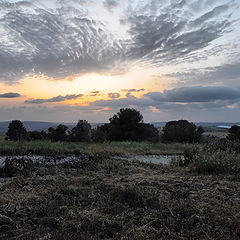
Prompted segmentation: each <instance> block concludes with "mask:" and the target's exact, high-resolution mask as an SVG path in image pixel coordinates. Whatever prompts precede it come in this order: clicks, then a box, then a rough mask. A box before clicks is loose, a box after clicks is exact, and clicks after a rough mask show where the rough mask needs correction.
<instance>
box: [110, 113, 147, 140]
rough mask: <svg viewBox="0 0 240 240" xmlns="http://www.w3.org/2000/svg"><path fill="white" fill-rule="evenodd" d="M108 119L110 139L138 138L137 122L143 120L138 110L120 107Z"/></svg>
mask: <svg viewBox="0 0 240 240" xmlns="http://www.w3.org/2000/svg"><path fill="white" fill-rule="evenodd" d="M109 121H110V123H109V132H108V138H109V140H110V141H126V140H127V141H138V140H139V127H140V126H139V124H140V123H142V121H143V116H142V115H141V114H140V112H139V111H137V110H135V109H130V108H125V109H124V108H122V109H120V111H119V112H118V113H117V114H115V115H114V116H113V117H112V118H110V119H109Z"/></svg>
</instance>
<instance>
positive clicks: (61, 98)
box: [25, 94, 83, 104]
mask: <svg viewBox="0 0 240 240" xmlns="http://www.w3.org/2000/svg"><path fill="white" fill-rule="evenodd" d="M82 96H83V95H82V94H78V95H75V94H73V95H66V96H61V95H59V96H57V97H53V98H48V99H34V100H27V101H25V103H29V104H42V103H56V102H63V101H66V100H73V99H77V98H80V97H82Z"/></svg>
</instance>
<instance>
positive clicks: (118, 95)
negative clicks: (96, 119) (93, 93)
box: [108, 93, 121, 98]
mask: <svg viewBox="0 0 240 240" xmlns="http://www.w3.org/2000/svg"><path fill="white" fill-rule="evenodd" d="M120 96H121V95H120V94H119V93H109V94H108V97H109V98H119V97H120Z"/></svg>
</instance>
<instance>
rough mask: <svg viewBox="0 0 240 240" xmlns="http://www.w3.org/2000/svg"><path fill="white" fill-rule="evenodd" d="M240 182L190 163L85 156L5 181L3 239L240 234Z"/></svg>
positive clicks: (0, 220)
mask: <svg viewBox="0 0 240 240" xmlns="http://www.w3.org/2000/svg"><path fill="white" fill-rule="evenodd" d="M239 199H240V184H239V182H234V181H230V180H229V178H228V177H219V176H218V177H213V176H197V175H191V174H190V173H189V171H188V169H187V168H181V169H180V168H171V167H170V166H161V165H152V164H143V163H139V162H129V161H124V160H116V159H107V158H102V157H100V156H99V157H98V158H96V159H82V160H79V162H76V163H75V164H71V165H70V164H64V165H62V166H49V167H47V168H46V167H44V166H38V167H37V166H36V167H34V168H33V169H32V170H31V172H30V173H29V174H28V175H25V177H23V176H21V175H20V176H17V177H14V178H12V179H9V180H7V181H5V182H4V181H2V183H1V184H0V239H10V240H11V239H19V240H23V239H44V240H48V239H52V240H63V239H64V240H65V239H70V240H79V239H86V240H87V239H123V240H124V239H131V240H139V239H149V240H156V239H176V240H178V239H179V240H180V239H204V240H205V239H231V240H232V239H239V238H240V214H239V209H240V201H239Z"/></svg>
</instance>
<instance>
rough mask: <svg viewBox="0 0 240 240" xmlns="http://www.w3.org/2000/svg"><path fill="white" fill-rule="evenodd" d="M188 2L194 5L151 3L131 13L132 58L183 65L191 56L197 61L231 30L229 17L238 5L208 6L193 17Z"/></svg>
mask: <svg viewBox="0 0 240 240" xmlns="http://www.w3.org/2000/svg"><path fill="white" fill-rule="evenodd" d="M189 2H192V1H188V3H187V1H181V3H180V5H181V6H180V5H179V4H175V3H174V4H173V1H170V4H163V3H162V2H161V1H152V2H151V4H147V5H146V6H145V8H141V9H140V10H139V11H136V9H133V11H132V12H129V18H128V21H129V23H130V24H131V28H130V30H129V32H130V34H131V35H132V40H133V41H132V46H131V48H130V50H129V55H130V56H131V57H132V58H133V59H134V58H136V59H139V58H140V59H142V60H144V61H150V62H152V63H162V64H163V63H164V62H165V61H168V62H169V61H179V60H180V61H183V59H185V58H186V59H187V58H189V57H190V56H191V59H194V58H195V57H197V55H196V56H195V54H196V51H198V50H202V49H204V48H205V47H207V46H209V45H210V44H211V43H212V42H213V41H214V40H216V39H218V38H220V37H221V36H223V35H224V32H225V31H226V30H227V29H230V25H231V21H233V19H231V18H229V16H231V14H232V12H233V11H234V10H233V6H235V3H236V2H235V1H232V2H231V4H229V3H228V4H223V5H221V3H219V4H218V5H216V4H213V5H214V6H212V5H210V4H209V3H208V5H207V6H208V8H206V9H204V10H203V9H201V7H199V9H198V13H197V14H192V9H191V5H189ZM198 3H199V1H198ZM230 6H231V7H230ZM235 7H236V6H235ZM149 11H150V12H151V14H148V13H149ZM196 16H197V17H196ZM191 54H194V55H191Z"/></svg>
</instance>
